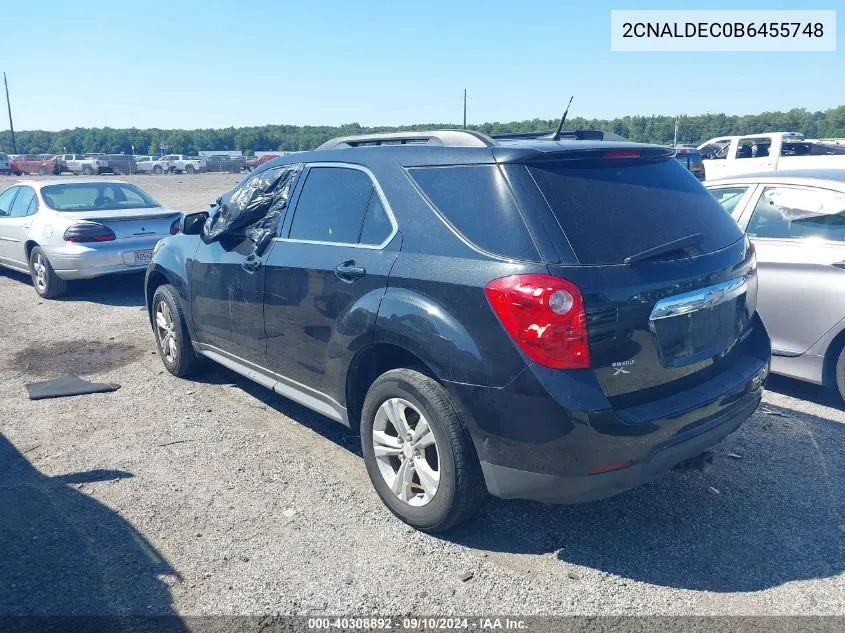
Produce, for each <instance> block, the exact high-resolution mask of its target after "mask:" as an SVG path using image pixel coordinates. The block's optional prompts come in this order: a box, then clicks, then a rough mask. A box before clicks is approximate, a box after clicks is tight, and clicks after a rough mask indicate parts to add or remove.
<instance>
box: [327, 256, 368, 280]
mask: <svg viewBox="0 0 845 633" xmlns="http://www.w3.org/2000/svg"><path fill="white" fill-rule="evenodd" d="M334 274H335V276H337V278H338V279H340V280H341V281H345V282H346V283H348V284H351V283H352V282H353V281H355V280H356V279H360V278H361V277H363V276H364V275H366V274H367V271H366V270H365V269H364V268H361V267H360V266H356V265H355V260H353V259H350V260H349V261H346V262H343V263H342V264H338V265H337V267H336V268H335V269H334Z"/></svg>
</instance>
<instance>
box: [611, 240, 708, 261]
mask: <svg viewBox="0 0 845 633" xmlns="http://www.w3.org/2000/svg"><path fill="white" fill-rule="evenodd" d="M703 237H704V236H703V235H702V234H701V233H692V234H691V235H687V236H685V237H681V238H678V239H677V240H672V241H671V242H666V243H665V244H659V245H658V246H654V247H652V248H647V249H646V250H644V251H640V252H639V253H634V254H633V255H630V256H628V257H626V258H625V259H623V260H622V263H623V264H632V263H634V262H643V261H646V260H649V259H655V258H656V257H659V256H660V255H665V254H666V253H671V252H672V251H680V250H683V249H685V248H689V247H690V246H697V245H698V244H700V243H701V240H702V238H703Z"/></svg>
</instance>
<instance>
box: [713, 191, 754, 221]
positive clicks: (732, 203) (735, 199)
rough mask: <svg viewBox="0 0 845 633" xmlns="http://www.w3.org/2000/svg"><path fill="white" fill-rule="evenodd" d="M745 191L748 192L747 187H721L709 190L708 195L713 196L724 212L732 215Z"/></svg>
mask: <svg viewBox="0 0 845 633" xmlns="http://www.w3.org/2000/svg"><path fill="white" fill-rule="evenodd" d="M746 191H748V187H722V188H721V189H711V190H710V193H712V194H713V197H714V198H716V201H717V202H718V203H719V204H721V205H722V208H723V209H724V210H725V211H727V212H728V213H729V214H731V215H733V214H734V209H736V205H737V204H739V201H740V200H741V199H742V196H744V195H745V192H746Z"/></svg>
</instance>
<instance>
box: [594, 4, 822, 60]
mask: <svg viewBox="0 0 845 633" xmlns="http://www.w3.org/2000/svg"><path fill="white" fill-rule="evenodd" d="M610 50H611V51H736V52H742V51H835V50H836V11H828V10H825V11H810V10H808V11H792V10H783V11H781V10H776V9H771V10H766V11H728V10H725V11H722V10H713V11H705V10H702V11H698V10H695V11H687V10H681V11H657V10H655V11H639V10H631V11H628V10H619V11H616V10H614V11H611V12H610Z"/></svg>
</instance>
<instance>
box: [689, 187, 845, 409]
mask: <svg viewBox="0 0 845 633" xmlns="http://www.w3.org/2000/svg"><path fill="white" fill-rule="evenodd" d="M705 186H706V187H707V188H708V189H709V190H710V192H711V193H712V194H713V195H714V196H715V197H716V199H717V200H718V201H719V202H720V203H721V204H722V206H723V207H724V208H725V210H726V211H728V212H729V213H730V214H731V215H732V216H733V217H734V219H735V220H736V221H737V222H738V223H739V226H740V228H742V229H743V230H744V231H745V232H746V234H747V235H748V237H749V239H750V240H751V242H752V243H753V244H754V247H755V249H756V251H757V262H758V275H759V285H758V310H759V311H760V316H761V317H762V318H763V322H764V323H765V324H766V328H767V329H768V330H769V334H770V335H771V337H772V371H773V372H775V373H778V374H783V375H786V376H791V377H793V378H797V379H799V380H805V381H808V382H812V383H816V384H824V385H827V386H830V387H832V388H834V389H836V390H838V391H839V393H840V395H842V397H843V398H845V171H834V170H826V171H821V170H819V171H794V172H772V173H767V174H749V175H744V176H736V177H734V178H727V179H724V180H713V181H708V182H706V183H705Z"/></svg>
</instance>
